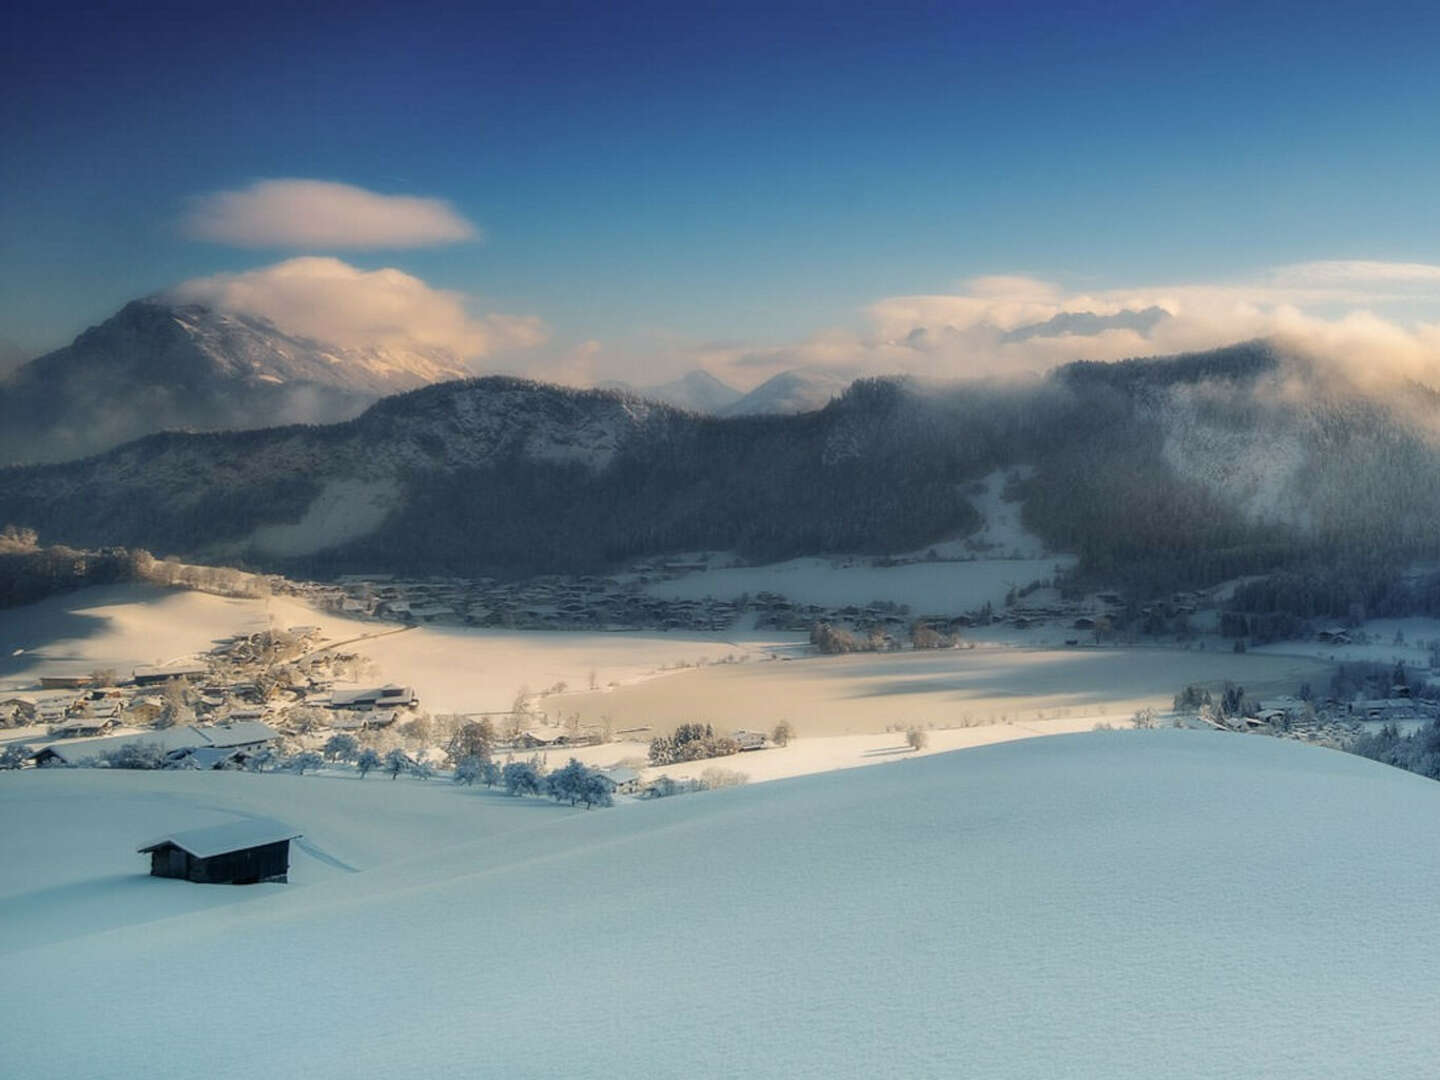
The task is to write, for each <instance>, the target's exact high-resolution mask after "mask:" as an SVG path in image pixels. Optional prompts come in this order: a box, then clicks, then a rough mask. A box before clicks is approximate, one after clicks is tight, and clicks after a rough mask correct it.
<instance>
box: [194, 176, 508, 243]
mask: <svg viewBox="0 0 1440 1080" xmlns="http://www.w3.org/2000/svg"><path fill="white" fill-rule="evenodd" d="M183 225H184V229H185V232H186V234H187V235H188V236H190V237H191V238H192V239H195V240H208V241H211V242H213V243H217V244H227V245H230V246H232V247H246V248H266V247H277V248H309V249H312V250H313V249H320V250H327V251H328V250H334V249H336V248H415V247H428V246H431V245H436V244H453V243H458V242H460V241H464V240H477V239H479V238H480V230H479V229H478V228H477V227H476V226H475V225H474V224H472V223H471V222H469V221H467V220H466V219H465V218H464V217H462V216H461V215H460V214H459V213H458V212H457V211H456V210H455V209H454V207H452V206H451V205H450V204H449V203H448V202H446V201H445V200H444V199H432V198H420V197H417V196H413V195H382V194H379V193H378V192H374V191H367V190H366V189H364V188H360V187H355V186H353V185H351V184H339V183H334V182H332V181H328V180H298V179H282V180H258V181H256V182H255V183H253V184H251V185H250V186H249V187H247V188H242V189H240V190H238V191H216V192H212V193H211V194H208V195H201V196H197V197H196V198H194V199H192V200H191V202H190V207H189V211H188V213H187V214H186V215H185V218H184V222H183Z"/></svg>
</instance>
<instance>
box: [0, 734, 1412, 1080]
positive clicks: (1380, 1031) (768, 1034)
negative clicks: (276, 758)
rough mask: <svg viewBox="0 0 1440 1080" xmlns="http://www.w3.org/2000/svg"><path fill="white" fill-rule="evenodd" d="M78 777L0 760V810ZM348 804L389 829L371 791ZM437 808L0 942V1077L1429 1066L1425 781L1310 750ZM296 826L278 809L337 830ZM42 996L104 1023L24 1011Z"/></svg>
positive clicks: (1149, 1078)
mask: <svg viewBox="0 0 1440 1080" xmlns="http://www.w3.org/2000/svg"><path fill="white" fill-rule="evenodd" d="M93 779H94V774H91V773H74V774H68V775H64V776H47V775H45V774H43V773H29V774H21V775H17V776H6V777H0V791H3V792H4V796H3V797H4V799H5V802H6V810H7V821H8V820H10V815H9V811H10V810H11V809H13V808H14V807H15V806H16V805H17V803H18V804H23V803H25V802H27V801H29V800H32V799H44V798H46V797H50V798H59V797H60V796H61V795H62V794H64V788H63V785H65V784H71V785H73V784H74V783H75V782H76V781H77V780H78V781H79V782H81V783H88V782H89V781H91V780H93ZM121 779H130V778H121ZM207 779H208V778H207ZM235 779H236V780H237V781H246V780H248V781H249V782H250V783H252V784H254V785H255V786H256V789H257V790H259V789H261V788H262V787H264V786H268V785H269V782H270V779H271V778H269V777H236V778H235ZM133 782H134V783H135V784H137V785H141V792H142V794H143V791H144V789H143V785H145V784H149V783H152V782H153V780H152V779H151V778H134V780H133ZM306 783H309V784H311V785H312V786H313V788H314V790H315V791H316V792H317V793H325V794H328V793H329V792H330V791H331V790H333V789H338V788H340V787H342V786H345V785H344V784H343V782H333V783H330V782H326V781H324V780H314V781H305V780H297V781H296V783H295V787H296V788H297V789H298V788H299V787H300V786H301V785H302V784H306ZM57 785H58V786H57ZM349 786H350V787H353V788H355V789H357V790H361V791H363V792H364V793H365V794H366V795H367V796H372V795H373V796H374V801H373V803H372V804H371V806H370V812H369V814H368V821H367V824H369V825H371V826H372V827H373V828H375V829H376V831H377V834H378V835H379V836H381V837H384V836H388V835H391V834H392V833H393V831H394V830H395V829H396V828H397V821H396V820H395V818H393V817H392V816H391V814H390V813H389V812H388V811H387V805H386V800H387V799H388V798H393V797H395V796H396V795H398V794H399V793H400V792H401V791H403V790H404V788H405V782H404V781H401V782H398V783H395V784H391V783H389V782H376V781H373V780H371V781H367V782H365V783H364V784H361V783H359V782H356V783H353V784H351V785H349ZM414 786H415V787H419V786H420V785H414ZM72 790H73V788H72ZM17 792H18V793H19V794H17ZM435 794H437V795H438V794H439V793H435ZM318 797H319V795H318V794H317V798H318ZM107 798H108V799H109V800H110V801H111V802H112V803H115V804H121V803H123V801H124V799H125V798H126V795H125V793H124V792H123V790H121V789H120V788H116V789H112V790H110V791H108V792H106V791H100V792H99V793H98V794H97V795H96V799H97V803H96V805H95V808H96V809H97V810H101V811H103V810H104V808H105V801H106V799H107ZM196 798H198V797H195V796H192V797H191V798H189V799H187V798H183V797H177V798H175V799H174V800H173V806H174V813H175V817H177V818H181V817H185V816H186V815H187V814H188V813H189V812H191V811H192V810H193V809H194V800H195V799H196ZM437 805H438V803H437ZM447 805H448V807H449V811H450V812H451V813H453V814H455V815H457V816H458V817H460V818H461V819H463V820H464V821H467V822H469V823H472V824H473V827H474V833H473V836H474V839H472V840H469V841H465V842H460V843H455V844H452V845H450V846H443V847H442V846H439V845H436V844H434V842H432V841H431V840H428V839H422V838H421V837H420V836H418V835H417V837H416V842H417V848H416V854H415V855H414V857H413V858H410V859H402V860H393V861H388V862H387V861H384V859H383V857H382V854H383V853H380V852H377V853H376V855H375V856H374V857H373V858H371V859H370V860H369V861H368V862H365V863H364V868H362V869H361V870H360V871H359V872H358V873H337V874H335V875H333V876H330V877H328V878H323V879H322V878H320V877H319V876H316V877H315V878H314V879H313V880H310V881H308V882H300V881H298V880H297V883H296V884H292V885H287V886H278V885H277V886H255V887H250V888H245V887H240V888H234V887H229V888H227V887H223V886H215V887H207V886H197V885H190V884H188V883H184V882H174V881H155V882H153V885H154V887H155V889H156V890H157V896H158V895H159V893H160V892H161V891H163V892H164V893H165V894H167V895H169V894H175V895H183V896H187V897H188V896H192V895H201V894H206V895H208V894H209V892H210V890H212V889H213V890H215V891H216V892H218V893H221V894H225V893H229V892H235V893H239V892H245V893H253V899H249V898H247V899H244V900H236V901H231V902H226V903H224V904H223V905H222V906H209V907H205V908H198V909H195V910H190V911H188V912H184V913H169V912H166V911H164V910H162V908H161V906H160V905H159V903H158V902H157V906H156V909H155V917H154V918H153V919H151V920H150V921H148V922H145V923H144V925H143V926H140V925H138V923H132V924H131V925H130V926H127V927H124V928H121V929H111V930H108V931H107V930H104V929H100V930H99V932H92V931H93V930H95V929H96V928H92V927H90V926H87V925H85V924H84V923H83V922H82V921H80V920H78V919H77V920H75V921H74V922H73V923H72V925H71V926H70V928H69V934H68V938H69V939H68V940H63V941H55V940H52V941H50V942H48V943H44V944H39V945H37V947H35V948H31V949H21V950H19V951H16V952H12V953H10V954H9V955H8V956H7V957H6V963H5V965H4V966H3V971H4V972H5V974H4V975H3V976H0V979H3V982H0V1004H3V1006H4V1009H5V1014H6V1018H7V1023H6V1027H5V1030H6V1035H5V1036H4V1037H3V1049H4V1053H5V1061H6V1071H7V1073H8V1074H9V1075H13V1076H17V1077H27V1078H45V1077H71V1076H81V1075H87V1076H94V1075H107V1076H147V1077H156V1078H167V1077H192V1076H194V1075H196V1073H197V1072H199V1071H203V1072H204V1074H205V1075H207V1076H209V1077H214V1078H217V1080H219V1078H226V1077H246V1078H249V1077H254V1076H257V1075H263V1076H269V1077H277V1078H278V1077H351V1076H355V1075H366V1076H439V1075H475V1076H482V1075H489V1076H518V1077H528V1076H536V1077H538V1076H566V1077H611V1076H613V1075H614V1074H615V1071H616V1069H617V1064H619V1063H625V1062H631V1063H634V1062H643V1068H644V1072H645V1074H646V1075H654V1076H674V1077H692V1076H776V1077H779V1076H784V1077H871V1076H907V1077H920V1076H935V1077H946V1078H950V1077H955V1076H983V1077H987V1078H1002V1080H1003V1078H1009V1077H1016V1078H1018V1077H1026V1078H1033V1077H1037V1076H1076V1077H1106V1078H1113V1080H1124V1078H1131V1077H1133V1078H1137V1080H1138V1078H1144V1080H1153V1078H1155V1077H1167V1078H1175V1080H1196V1078H1207V1080H1208V1078H1215V1080H1219V1078H1224V1080H1233V1078H1236V1077H1257V1078H1258V1077H1266V1078H1275V1080H1287V1078H1295V1080H1299V1078H1306V1080H1310V1078H1313V1077H1317V1076H1324V1077H1327V1078H1336V1077H1354V1078H1361V1077H1364V1078H1367V1080H1368V1078H1387V1077H1416V1076H1424V1075H1428V1074H1429V1072H1430V1070H1431V1068H1432V1065H1433V1062H1434V1060H1435V1058H1436V1055H1437V1053H1440V1033H1437V1030H1436V1027H1435V1025H1434V1023H1433V1018H1434V1015H1435V1011H1436V1009H1437V1008H1440V989H1437V982H1436V980H1435V978H1434V973H1435V971H1436V970H1437V968H1440V934H1437V933H1436V932H1435V931H1434V930H1433V929H1431V927H1432V925H1433V923H1434V918H1433V898H1434V896H1435V895H1436V894H1437V890H1440V855H1437V854H1436V853H1435V852H1434V851H1433V850H1432V849H1431V847H1430V846H1428V845H1425V844H1423V843H1417V842H1416V838H1415V837H1416V834H1415V831H1414V830H1415V827H1416V823H1417V822H1423V821H1427V820H1431V819H1433V818H1434V816H1435V815H1436V814H1437V813H1440V785H1436V784H1435V783H1433V782H1431V781H1427V780H1424V779H1422V778H1420V777H1416V776H1413V775H1409V774H1406V773H1402V772H1400V771H1398V770H1391V769H1387V768H1386V767H1384V766H1381V765H1377V764H1374V763H1372V762H1368V761H1364V760H1360V759H1358V758H1354V757H1349V756H1346V755H1344V754H1340V753H1336V752H1332V751H1326V750H1321V749H1317V748H1313V747H1307V746H1303V745H1300V744H1297V743H1293V742H1286V741H1280V740H1270V739H1251V738H1244V737H1240V736H1230V735H1219V734H1206V733H1197V732H1115V733H1094V734H1088V735H1078V736H1070V737H1058V738H1052V739H1036V740H1029V741H1026V742H1020V743H1010V744H1005V745H1001V746H994V747H988V748H983V749H977V750H972V751H966V752H964V753H956V754H944V755H936V756H932V757H928V758H924V759H919V760H912V761H906V762H903V763H900V764H897V765H895V766H893V767H889V768H877V769H862V770H858V771H853V772H845V773H831V774H826V775H822V776H815V777H808V778H804V779H799V780H791V781H784V782H778V783H773V784H763V785H757V786H753V787H748V788H739V789H730V790H725V791H718V792H711V793H707V794H701V795H692V796H682V797H676V798H672V799H667V800H661V801H659V802H657V803H653V804H642V805H634V806H629V807H624V808H617V809H615V810H609V811H594V812H591V813H583V812H580V813H575V814H569V813H563V812H562V813H560V814H552V815H550V816H549V819H548V820H546V821H544V822H542V823H540V824H538V825H535V826H532V827H528V828H523V829H522V828H513V829H504V830H491V829H488V828H487V822H488V821H490V820H491V818H490V817H489V815H488V813H487V812H486V809H487V807H486V806H485V800H482V799H481V798H478V797H477V798H475V799H466V798H457V799H451V800H449V801H448V804H447ZM312 806H313V801H312V800H310V799H308V798H307V799H304V800H302V801H299V802H292V803H291V804H290V806H289V807H288V810H287V811H286V812H287V813H288V815H289V816H290V817H291V818H297V817H298V818H300V819H301V820H294V821H292V823H293V824H295V825H297V826H299V827H301V828H302V829H304V830H305V831H306V832H307V834H308V835H310V836H312V837H313V838H315V839H316V840H317V841H318V842H319V843H320V844H321V845H322V846H323V845H325V844H327V843H330V842H332V840H333V839H334V837H335V836H338V835H340V833H341V832H342V831H343V829H344V828H348V829H350V830H351V832H352V833H353V834H354V835H355V842H356V843H357V844H360V843H363V838H362V837H360V836H359V829H358V828H357V827H355V826H349V827H342V826H340V825H330V824H327V823H326V822H319V823H312V822H311V821H308V820H305V818H306V817H307V815H308V813H309V812H310V808H311V807H312ZM275 809H276V810H278V809H279V807H276V808H275ZM532 812H534V813H535V814H537V816H538V815H540V813H541V811H540V807H539V805H538V804H536V806H535V807H534V808H533V811H532ZM102 818H103V815H102ZM63 820H64V819H63V817H62V821H63ZM427 820H428V821H430V822H431V823H432V824H434V823H436V822H438V818H436V817H434V816H433V815H427ZM135 824H136V829H137V834H136V835H135V836H133V837H131V836H128V835H126V836H125V837H124V838H123V839H124V840H125V842H126V843H127V844H129V843H130V842H131V841H134V842H137V843H138V842H140V841H143V840H145V839H148V838H149V831H148V829H149V826H150V825H151V822H149V821H146V822H138V821H137V822H136V823H135ZM170 824H171V825H177V824H181V822H171V823H170ZM183 824H191V822H190V821H185V822H183ZM142 826H143V827H142ZM67 828H68V827H67ZM57 829H62V826H56V825H52V824H50V816H49V815H46V814H34V815H31V816H29V817H27V819H26V821H25V831H26V832H27V833H28V834H30V835H31V836H32V837H33V843H32V845H31V848H30V850H29V851H28V852H21V853H20V854H19V855H18V856H16V857H15V858H12V860H11V861H10V862H8V863H7V867H8V868H10V869H11V871H12V872H15V873H18V874H19V875H20V877H21V879H22V880H28V879H29V878H30V877H31V876H33V875H34V874H35V873H36V871H35V869H34V864H35V863H36V862H37V861H40V862H44V861H46V860H48V859H49V858H51V857H52V851H53V849H54V848H55V847H56V846H58V845H59V843H60V842H61V841H62V840H68V841H69V842H70V843H73V844H74V845H76V847H77V853H76V856H75V858H76V862H77V864H78V862H79V861H80V859H81V855H82V853H84V854H88V855H91V856H93V857H94V858H95V859H96V860H97V871H96V877H95V878H94V879H92V880H91V881H90V882H89V887H91V888H93V889H94V890H96V891H97V892H98V893H101V894H118V893H119V892H120V890H123V889H124V888H125V887H127V884H128V883H127V881H126V879H125V878H124V877H123V875H119V874H117V872H116V871H115V870H114V868H113V866H112V865H111V863H108V862H105V860H109V859H110V858H111V854H110V853H111V852H112V849H113V848H114V847H115V846H116V845H117V844H118V843H119V841H120V840H121V839H122V837H121V835H120V833H124V832H126V830H124V829H115V828H112V827H111V826H110V825H108V824H107V825H104V826H102V827H100V828H97V830H96V831H95V833H94V834H93V837H92V836H90V835H88V834H85V833H83V832H75V831H73V830H72V831H69V832H57V831H56V830H57ZM379 843H380V842H379V841H377V846H379ZM351 854H352V856H353V857H354V858H356V859H360V860H362V861H363V857H364V854H365V853H364V852H361V851H355V852H352V853H351ZM127 857H128V858H132V859H133V860H134V861H135V862H136V863H137V864H139V863H141V862H142V860H141V859H140V857H138V856H127ZM15 859H18V863H17V861H15ZM132 869H133V873H134V874H135V875H137V878H138V875H140V874H141V872H142V869H143V868H142V866H140V865H135V866H134V867H133V868H132ZM138 880H145V879H143V878H138ZM71 886H72V887H74V888H81V887H85V883H84V882H79V883H77V882H73V881H72V883H71ZM197 903H198V902H197ZM207 903H209V901H207ZM216 903H218V902H216ZM29 910H30V912H31V913H30V914H25V913H24V912H22V916H21V921H22V922H23V921H24V920H25V919H28V918H32V917H41V916H36V915H35V914H34V911H35V909H34V907H32V908H30V909H29ZM23 931H24V927H23V926H22V927H20V928H19V930H18V932H17V936H19V937H23V936H24V933H23ZM77 994H79V995H82V996H83V997H84V999H85V1000H87V1001H99V1002H103V1003H104V1007H103V1008H99V1009H87V1010H86V1012H85V1015H84V1016H83V1018H80V1017H77V1016H76V1015H75V1014H74V1012H73V1011H72V1010H69V1009H66V1008H63V1007H59V1006H60V1004H61V1003H64V1002H71V1001H74V1000H75V999H76V996H77ZM177 1032H195V1033H197V1034H196V1035H195V1038H194V1039H190V1038H179V1037H177V1035H176V1033H177Z"/></svg>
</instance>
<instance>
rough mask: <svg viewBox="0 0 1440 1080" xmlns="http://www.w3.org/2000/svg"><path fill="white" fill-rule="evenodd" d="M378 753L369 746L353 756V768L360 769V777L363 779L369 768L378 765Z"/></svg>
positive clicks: (376, 767)
mask: <svg viewBox="0 0 1440 1080" xmlns="http://www.w3.org/2000/svg"><path fill="white" fill-rule="evenodd" d="M380 764H381V762H380V755H379V753H377V752H376V751H375V750H374V749H372V748H371V747H368V746H367V747H366V748H365V749H364V750H361V751H360V753H359V755H357V756H356V758H355V768H356V769H358V770H359V771H360V779H361V780H364V779H365V777H366V775H367V774H368V773H369V772H370V770H371V769H378V768H379V767H380Z"/></svg>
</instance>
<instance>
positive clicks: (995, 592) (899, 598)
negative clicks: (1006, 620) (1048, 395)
mask: <svg viewBox="0 0 1440 1080" xmlns="http://www.w3.org/2000/svg"><path fill="white" fill-rule="evenodd" d="M1025 472H1026V470H1025V469H1024V468H1023V467H1016V468H1013V469H1009V470H1005V469H997V470H995V471H994V472H991V473H989V474H988V475H987V476H986V477H985V478H984V479H983V480H982V481H980V483H979V484H978V485H977V486H976V488H975V491H974V492H973V493H972V494H970V496H969V498H970V501H971V504H972V505H973V506H974V507H975V509H976V510H977V511H978V512H979V514H980V516H981V519H982V520H981V526H980V528H979V529H978V530H976V531H975V532H974V533H972V534H970V535H969V536H965V537H960V538H957V539H953V540H946V541H943V542H941V543H937V544H934V545H932V546H931V547H930V548H927V549H925V550H924V551H913V552H909V553H907V554H903V555H897V556H895V559H896V560H897V564H896V565H893V566H875V565H873V563H874V560H873V559H872V558H870V557H868V556H860V555H855V556H847V557H837V558H802V559H791V560H789V561H787V562H782V563H772V564H770V565H768V566H743V567H733V568H730V567H727V568H720V567H710V568H708V569H705V570H697V571H694V572H692V573H689V574H685V575H683V576H681V577H678V578H674V579H672V580H669V581H662V582H656V583H655V584H653V585H650V586H649V587H648V589H647V591H648V592H649V593H650V594H651V595H653V596H658V597H661V598H663V599H669V600H703V599H706V598H707V597H713V598H714V599H717V600H734V599H735V598H736V597H739V596H743V595H745V594H747V593H748V594H749V595H751V596H755V595H757V594H759V593H762V592H771V593H778V594H780V595H781V596H784V597H785V598H786V599H787V600H789V601H791V602H792V603H796V604H815V605H818V606H820V607H830V608H838V607H844V606H846V605H850V604H853V605H855V606H857V607H863V606H864V605H866V604H869V603H872V602H874V601H877V600H878V601H886V602H889V603H894V604H905V605H907V606H909V608H910V610H911V611H912V612H913V613H914V614H916V615H923V614H945V615H958V614H960V613H962V612H966V611H975V610H978V609H979V608H982V607H984V606H985V605H986V604H989V605H991V607H993V608H995V609H997V610H998V609H1000V608H1003V607H1004V606H1005V596H1006V593H1008V592H1009V591H1010V590H1011V589H1012V588H1016V589H1020V588H1024V587H1025V586H1027V585H1030V584H1032V583H1034V582H1037V581H1050V580H1053V579H1054V578H1055V576H1056V575H1057V574H1059V573H1061V572H1062V571H1065V570H1068V569H1070V568H1071V567H1072V566H1074V565H1075V556H1073V555H1063V554H1062V555H1056V554H1050V553H1048V552H1047V551H1046V550H1045V543H1044V541H1042V540H1041V539H1040V538H1039V537H1038V536H1036V535H1035V534H1034V533H1031V532H1028V531H1027V530H1026V529H1025V527H1024V526H1023V525H1022V524H1021V522H1020V510H1021V504H1020V503H1018V502H1007V501H1006V500H1005V498H1004V491H1005V486H1006V483H1007V481H1008V479H1009V478H1010V477H1011V476H1012V475H1013V476H1014V477H1016V478H1019V477H1023V476H1024V475H1025ZM931 552H933V553H934V556H935V558H936V559H937V560H939V561H930V560H929V555H930V553H931Z"/></svg>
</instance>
